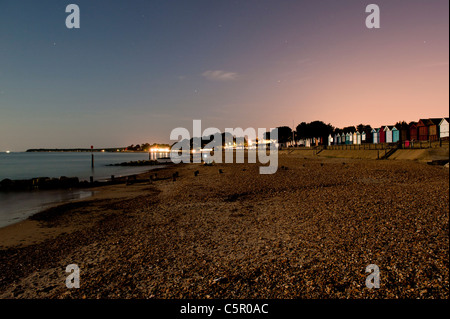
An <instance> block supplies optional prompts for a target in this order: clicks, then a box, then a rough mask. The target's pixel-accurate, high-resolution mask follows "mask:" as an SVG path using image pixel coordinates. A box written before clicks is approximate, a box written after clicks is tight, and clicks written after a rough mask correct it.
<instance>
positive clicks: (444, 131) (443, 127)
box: [439, 117, 450, 139]
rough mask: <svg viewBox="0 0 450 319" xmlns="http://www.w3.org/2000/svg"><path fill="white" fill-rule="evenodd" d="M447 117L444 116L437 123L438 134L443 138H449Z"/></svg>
mask: <svg viewBox="0 0 450 319" xmlns="http://www.w3.org/2000/svg"><path fill="white" fill-rule="evenodd" d="M449 123H450V121H449V118H448V117H445V118H443V119H442V120H441V122H440V123H439V136H440V138H443V139H448V138H449Z"/></svg>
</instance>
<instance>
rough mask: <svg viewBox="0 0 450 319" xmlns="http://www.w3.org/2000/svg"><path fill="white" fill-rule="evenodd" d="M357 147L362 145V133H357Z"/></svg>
mask: <svg viewBox="0 0 450 319" xmlns="http://www.w3.org/2000/svg"><path fill="white" fill-rule="evenodd" d="M355 144H357V145H361V133H359V132H356V143H355Z"/></svg>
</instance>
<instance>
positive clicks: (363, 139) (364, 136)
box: [361, 132, 366, 143]
mask: <svg viewBox="0 0 450 319" xmlns="http://www.w3.org/2000/svg"><path fill="white" fill-rule="evenodd" d="M365 142H366V132H362V133H361V143H365Z"/></svg>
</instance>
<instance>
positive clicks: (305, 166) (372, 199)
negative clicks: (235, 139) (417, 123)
mask: <svg viewBox="0 0 450 319" xmlns="http://www.w3.org/2000/svg"><path fill="white" fill-rule="evenodd" d="M279 166H280V168H279V170H278V172H277V173H276V174H274V175H259V174H258V165H257V164H216V165H214V166H203V165H201V164H189V165H182V166H174V167H171V168H166V169H163V170H159V171H158V172H157V174H158V176H157V177H158V179H157V180H155V181H153V182H142V183H136V184H134V185H128V186H126V185H124V184H123V185H114V186H108V187H104V188H101V189H100V188H99V189H96V190H101V191H100V192H98V193H96V194H95V195H94V197H91V198H89V200H86V201H77V202H74V203H69V204H65V205H62V206H58V207H56V208H53V209H52V210H49V211H45V212H42V213H40V214H37V215H34V216H33V217H32V218H31V219H29V220H26V221H24V222H22V223H19V224H15V225H12V226H9V227H6V228H2V229H0V243H1V250H0V297H1V298H289V299H290V298H448V296H449V291H448V289H449V271H448V270H449V265H448V260H449V231H448V225H449V181H448V179H449V171H448V168H443V167H440V166H430V165H426V164H424V163H418V162H414V161H377V160H352V159H345V160H344V159H333V158H317V157H303V156H298V155H295V154H293V155H280V158H279ZM282 167H284V168H282ZM219 169H221V170H222V173H220V172H219ZM197 170H198V171H199V174H198V176H197V177H195V176H194V172H195V171H197ZM175 171H177V172H178V173H179V177H178V178H177V180H176V181H173V179H172V176H173V173H174V172H175ZM151 174H153V173H151ZM144 177H145V178H148V177H149V174H147V176H144ZM69 264H77V265H78V266H79V267H80V272H81V279H80V284H81V288H80V289H67V288H66V286H65V278H66V276H67V275H68V274H67V273H65V268H66V266H67V265H69ZM369 264H376V265H378V266H379V268H380V272H381V287H380V289H372V290H369V289H367V288H366V287H365V279H366V277H367V275H368V274H367V273H366V272H365V269H366V267H367V266H368V265H369Z"/></svg>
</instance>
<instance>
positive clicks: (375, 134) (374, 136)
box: [372, 128, 379, 144]
mask: <svg viewBox="0 0 450 319" xmlns="http://www.w3.org/2000/svg"><path fill="white" fill-rule="evenodd" d="M372 142H373V144H378V142H379V141H378V129H376V128H374V129H372Z"/></svg>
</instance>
